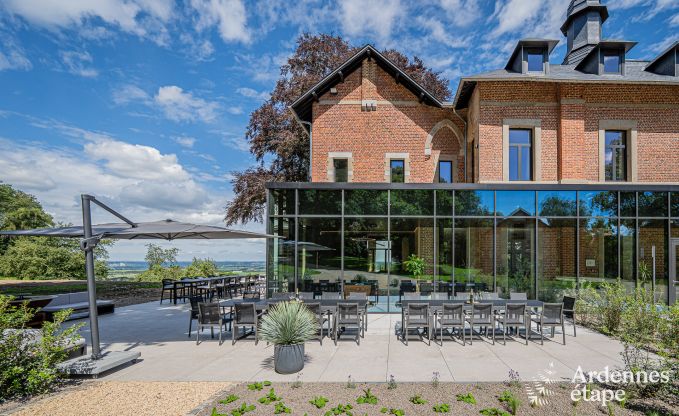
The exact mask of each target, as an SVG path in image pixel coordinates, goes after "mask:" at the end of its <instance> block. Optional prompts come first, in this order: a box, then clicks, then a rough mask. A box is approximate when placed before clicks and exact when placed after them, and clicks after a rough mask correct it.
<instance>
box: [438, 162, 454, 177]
mask: <svg viewBox="0 0 679 416" xmlns="http://www.w3.org/2000/svg"><path fill="white" fill-rule="evenodd" d="M438 181H439V183H453V162H451V161H449V160H443V161H440V162H439V177H438Z"/></svg>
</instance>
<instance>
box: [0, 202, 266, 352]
mask: <svg viewBox="0 0 679 416" xmlns="http://www.w3.org/2000/svg"><path fill="white" fill-rule="evenodd" d="M81 200H82V211H83V225H82V226H69V227H56V228H39V229H34V230H17V231H0V235H6V236H34V237H63V238H80V239H81V240H80V248H81V249H82V250H83V251H84V252H85V269H86V272H87V291H88V295H89V309H90V333H91V337H92V359H93V360H98V359H99V358H101V347H100V344H99V322H98V316H97V302H96V300H97V294H96V285H95V279H94V253H93V250H94V248H95V247H96V246H97V244H98V243H99V241H100V240H102V239H114V240H141V239H161V240H178V239H198V240H210V239H219V240H227V239H237V238H240V239H243V238H277V237H276V236H273V235H268V234H260V233H253V232H248V231H238V230H230V229H228V228H224V227H216V226H210V225H199V224H190V223H185V222H179V221H173V220H162V221H153V222H139V223H135V222H132V221H130V220H129V219H127V218H125V217H124V216H123V215H122V214H120V213H118V212H117V211H115V210H114V209H113V208H111V207H109V206H107V205H105V204H104V203H103V202H100V201H98V200H97V199H96V198H95V197H94V196H91V195H81ZM91 203H94V204H96V205H98V206H99V207H101V208H103V209H104V210H106V211H108V212H109V213H111V214H113V215H114V216H116V217H118V218H119V219H121V220H122V221H124V222H123V223H109V224H99V225H92V215H91V211H90V208H91ZM137 357H138V354H137V355H136V356H135V357H134V358H132V359H136V358H137ZM130 361H131V360H130Z"/></svg>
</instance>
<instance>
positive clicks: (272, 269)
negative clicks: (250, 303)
mask: <svg viewBox="0 0 679 416" xmlns="http://www.w3.org/2000/svg"><path fill="white" fill-rule="evenodd" d="M269 224H270V227H271V233H272V234H273V235H279V236H281V237H283V238H270V239H268V240H267V244H268V246H269V249H268V250H267V252H268V257H267V263H268V267H267V271H268V275H267V281H268V284H267V288H268V292H267V296H268V297H271V294H272V293H273V292H292V291H294V290H295V220H294V219H292V218H271V219H270V220H269Z"/></svg>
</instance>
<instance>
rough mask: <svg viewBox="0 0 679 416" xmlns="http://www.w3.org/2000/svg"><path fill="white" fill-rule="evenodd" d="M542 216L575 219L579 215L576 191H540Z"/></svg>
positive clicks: (539, 200) (539, 205)
mask: <svg viewBox="0 0 679 416" xmlns="http://www.w3.org/2000/svg"><path fill="white" fill-rule="evenodd" d="M538 208H539V212H540V215H541V216H549V217H574V216H576V215H577V203H576V196H575V191H538Z"/></svg>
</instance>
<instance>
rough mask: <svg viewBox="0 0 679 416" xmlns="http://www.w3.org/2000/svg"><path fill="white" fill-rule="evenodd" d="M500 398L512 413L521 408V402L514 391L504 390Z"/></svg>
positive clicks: (514, 413)
mask: <svg viewBox="0 0 679 416" xmlns="http://www.w3.org/2000/svg"><path fill="white" fill-rule="evenodd" d="M499 400H500V402H501V403H505V404H506V405H507V407H508V408H509V411H510V412H511V414H513V415H516V411H517V410H518V409H519V406H520V405H521V402H520V401H519V399H517V398H516V396H514V394H513V393H512V392H510V391H506V390H505V391H503V392H502V396H500V398H499Z"/></svg>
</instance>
